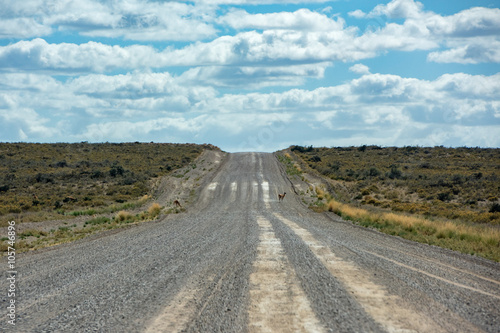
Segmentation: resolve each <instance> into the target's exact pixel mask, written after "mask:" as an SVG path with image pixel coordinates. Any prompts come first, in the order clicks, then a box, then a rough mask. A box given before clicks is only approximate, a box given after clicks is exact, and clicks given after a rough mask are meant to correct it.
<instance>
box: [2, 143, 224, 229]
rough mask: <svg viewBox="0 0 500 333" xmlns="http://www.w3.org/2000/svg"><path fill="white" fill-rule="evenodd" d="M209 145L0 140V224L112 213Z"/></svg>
mask: <svg viewBox="0 0 500 333" xmlns="http://www.w3.org/2000/svg"><path fill="white" fill-rule="evenodd" d="M203 149H215V147H213V146H211V145H194V144H160V143H139V142H136V143H117V144H113V143H102V144H89V143H86V142H82V143H74V144H68V143H58V144H36V143H0V216H1V217H2V218H1V220H0V226H4V225H3V224H5V223H7V221H8V220H16V222H17V223H19V222H28V221H43V220H48V219H61V218H71V217H74V216H78V215H93V214H98V213H114V212H116V211H120V210H127V209H133V208H136V207H137V206H140V205H142V204H143V203H144V202H141V198H144V196H145V195H148V194H149V192H150V190H151V186H152V183H151V180H152V179H154V178H156V177H159V176H163V175H166V174H168V173H170V172H172V171H174V170H175V169H178V168H180V167H183V166H186V165H188V164H189V163H191V162H192V161H193V160H194V159H195V158H196V157H198V156H199V155H200V154H201V152H202V151H203Z"/></svg>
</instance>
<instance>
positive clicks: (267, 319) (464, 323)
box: [0, 153, 500, 332]
mask: <svg viewBox="0 0 500 333" xmlns="http://www.w3.org/2000/svg"><path fill="white" fill-rule="evenodd" d="M283 192H286V193H287V195H286V197H285V199H284V200H283V201H282V202H280V201H278V193H283ZM0 264H1V265H2V267H3V268H2V270H3V272H6V271H7V268H5V267H6V265H7V264H6V258H2V261H1V262H0ZM16 265H17V267H16V268H17V272H18V275H17V280H16V288H17V294H16V325H15V327H13V326H12V325H10V324H8V322H7V320H8V319H7V305H8V302H9V298H8V297H7V290H8V288H9V285H8V281H7V279H6V274H4V278H3V279H2V281H1V283H0V290H1V298H0V300H1V309H0V315H1V317H0V318H1V322H0V331H2V332H3V331H12V332H499V331H500V266H499V265H498V264H497V263H494V262H491V261H488V260H483V259H480V258H476V257H472V256H468V255H462V254H458V253H455V252H452V251H448V250H444V249H440V248H436V247H431V246H427V245H422V244H417V243H413V242H409V241H405V240H402V239H400V238H397V237H392V236H387V235H383V234H380V233H378V232H375V231H371V230H368V229H364V228H360V227H358V226H354V225H352V224H350V223H348V222H345V221H343V220H341V219H340V218H338V217H336V216H334V215H330V216H329V215H325V214H317V213H314V212H311V211H310V210H308V209H307V208H306V207H305V205H304V204H303V203H302V202H301V198H300V197H299V196H297V195H296V194H295V193H294V191H293V189H292V188H291V183H290V181H289V180H288V179H287V177H286V175H285V173H284V172H283V170H282V168H281V167H280V166H279V164H278V162H277V160H276V158H275V157H274V155H272V154H264V153H241V154H229V155H228V156H227V158H226V160H225V161H224V162H223V163H221V166H220V170H219V172H218V173H216V174H215V177H214V178H213V179H211V180H210V182H208V184H207V185H206V186H204V188H203V190H202V191H201V194H200V196H199V198H198V201H197V202H196V203H195V204H194V205H193V206H192V207H190V208H189V209H188V211H187V212H186V213H182V214H178V215H176V216H169V217H166V218H164V219H162V220H160V221H156V222H150V223H145V224H141V225H138V226H135V227H132V228H129V229H126V230H122V231H119V232H114V233H111V234H107V235H105V236H103V237H94V238H90V239H84V240H82V241H78V242H76V243H73V244H67V245H61V246H56V247H53V248H51V249H49V250H43V251H36V252H33V253H30V254H26V255H22V256H19V257H18V258H17V262H16Z"/></svg>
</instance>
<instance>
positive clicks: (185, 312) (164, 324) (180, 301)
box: [144, 288, 199, 333]
mask: <svg viewBox="0 0 500 333" xmlns="http://www.w3.org/2000/svg"><path fill="white" fill-rule="evenodd" d="M198 293H199V290H197V289H196V288H193V289H189V288H184V289H183V290H181V291H180V292H179V293H177V295H176V296H175V297H174V299H173V300H172V301H171V302H170V304H169V305H168V306H167V307H166V308H165V309H164V310H163V312H162V313H160V315H159V316H157V317H156V318H155V319H154V320H153V322H151V324H150V325H149V326H148V327H147V328H146V330H145V331H144V332H145V333H160V332H169V333H170V332H172V333H174V332H182V331H184V330H185V328H186V327H187V325H188V324H189V321H190V319H191V318H192V317H193V316H194V315H195V309H196V306H195V305H194V304H193V302H194V300H196V295H197V294H198Z"/></svg>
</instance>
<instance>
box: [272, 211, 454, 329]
mask: <svg viewBox="0 0 500 333" xmlns="http://www.w3.org/2000/svg"><path fill="white" fill-rule="evenodd" d="M274 216H276V217H277V218H278V219H279V220H280V221H281V222H283V223H284V224H285V225H287V226H288V227H289V228H290V229H291V230H292V231H293V232H294V233H295V234H296V235H297V236H299V237H300V238H301V239H302V240H303V241H304V242H305V243H306V244H307V246H308V247H309V248H310V250H311V251H312V252H313V253H314V254H315V255H316V257H317V258H318V259H319V260H320V261H321V263H322V264H323V265H324V266H325V267H326V268H327V269H328V270H329V271H330V273H331V274H332V275H333V276H334V277H335V278H336V279H339V280H340V281H341V282H342V283H343V285H344V286H345V288H346V289H347V290H348V291H349V292H350V293H351V294H352V295H353V296H354V298H355V299H356V301H358V302H359V304H360V305H361V306H362V307H363V308H364V309H365V311H366V312H367V313H368V314H369V315H370V316H371V317H372V318H373V319H374V320H375V321H376V322H378V323H379V324H380V325H381V326H382V327H384V329H385V330H387V331H388V332H429V333H436V332H445V331H444V330H442V329H441V328H440V327H439V325H437V324H436V323H434V322H433V321H432V320H431V319H430V318H428V317H426V316H423V315H421V314H419V313H418V312H415V311H414V310H410V309H409V308H408V307H406V306H405V302H404V301H403V300H402V299H401V298H400V297H398V296H396V295H390V294H389V293H388V292H387V291H386V290H385V288H383V287H382V286H379V285H377V284H375V283H373V282H372V281H370V279H369V278H367V276H369V274H368V273H367V272H364V271H363V270H362V269H360V268H359V267H357V266H356V265H354V264H353V263H351V262H347V261H344V260H342V259H340V258H339V257H337V256H336V255H335V254H334V253H333V252H331V250H330V249H329V248H328V247H326V246H324V245H322V244H321V243H320V242H318V241H317V240H316V239H315V238H314V237H313V235H312V234H311V233H310V232H309V231H307V230H306V229H304V228H302V227H300V226H299V225H297V224H296V223H295V222H292V221H291V220H289V219H287V218H285V217H283V216H282V215H281V214H278V213H274Z"/></svg>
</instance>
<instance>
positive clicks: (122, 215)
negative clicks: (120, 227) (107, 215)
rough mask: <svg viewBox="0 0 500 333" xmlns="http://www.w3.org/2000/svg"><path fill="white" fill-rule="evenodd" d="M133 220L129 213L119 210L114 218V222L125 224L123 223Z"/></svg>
mask: <svg viewBox="0 0 500 333" xmlns="http://www.w3.org/2000/svg"><path fill="white" fill-rule="evenodd" d="M133 218H134V215H132V214H131V213H129V212H127V211H124V210H121V211H119V212H118V213H117V214H116V216H115V221H118V222H125V221H130V220H132V219H133Z"/></svg>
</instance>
